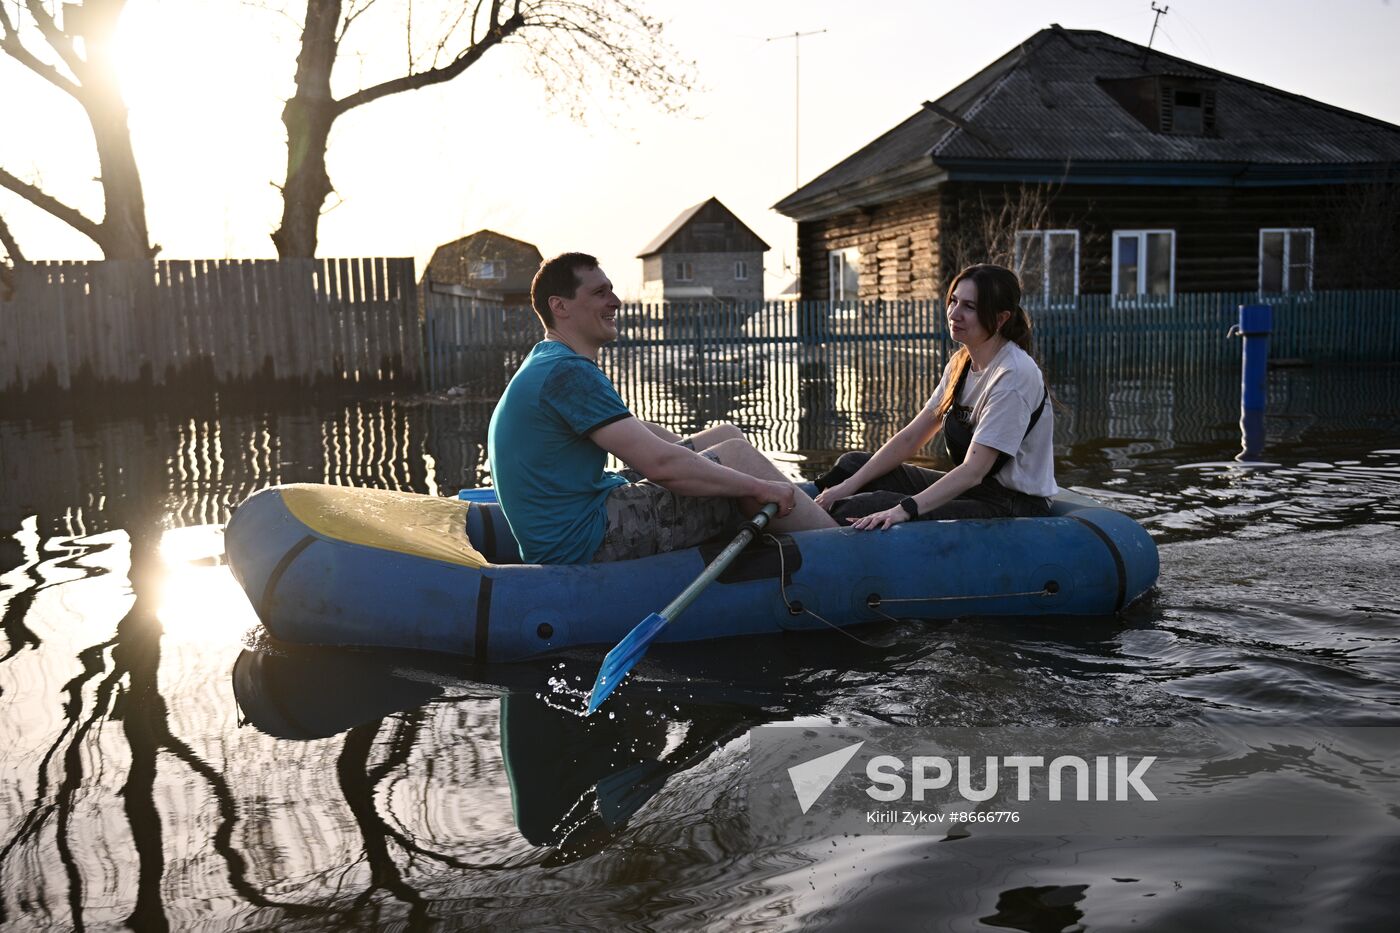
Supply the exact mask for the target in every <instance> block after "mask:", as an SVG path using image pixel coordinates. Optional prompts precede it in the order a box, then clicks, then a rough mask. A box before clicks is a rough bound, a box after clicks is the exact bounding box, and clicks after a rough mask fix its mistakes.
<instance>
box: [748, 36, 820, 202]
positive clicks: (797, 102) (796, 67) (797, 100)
mask: <svg viewBox="0 0 1400 933" xmlns="http://www.w3.org/2000/svg"><path fill="white" fill-rule="evenodd" d="M824 32H826V30H825V29H814V30H812V31H811V32H794V33H792V34H790V35H789V34H786V33H784V34H783V35H781V36H769V37H768V38H767V39H765V40H763V41H765V42H778V41H781V40H783V39H791V40H792V70H793V75H792V87H793V104H792V187H793V190H796V189H797V187H798V186H799V184H800V183H801V178H802V174H801V171H800V165H801V154H800V153H801V145H802V55H801V51H800V49H801V46H802V37H803V36H819V35H821V34H822V33H824Z"/></svg>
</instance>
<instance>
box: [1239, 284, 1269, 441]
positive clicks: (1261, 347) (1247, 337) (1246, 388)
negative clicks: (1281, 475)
mask: <svg viewBox="0 0 1400 933" xmlns="http://www.w3.org/2000/svg"><path fill="white" fill-rule="evenodd" d="M1273 329H1274V309H1273V308H1272V307H1271V306H1269V305H1240V323H1239V332H1240V335H1241V336H1242V337H1243V338H1244V355H1243V357H1242V359H1241V363H1240V433H1241V440H1242V441H1243V447H1244V449H1243V451H1241V453H1240V455H1239V457H1237V458H1236V459H1238V460H1246V461H1249V460H1258V459H1259V455H1260V454H1261V453H1263V451H1264V409H1265V408H1266V407H1267V403H1268V397H1269V393H1268V380H1269V334H1270V333H1272V332H1273Z"/></svg>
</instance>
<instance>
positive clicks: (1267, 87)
mask: <svg viewBox="0 0 1400 933" xmlns="http://www.w3.org/2000/svg"><path fill="white" fill-rule="evenodd" d="M1044 31H1046V30H1042V32H1044ZM1063 31H1069V30H1063ZM1073 31H1074V32H1078V33H1081V34H1084V35H1096V36H1102V37H1104V38H1105V39H1109V40H1111V41H1112V42H1113V43H1116V44H1119V45H1126V46H1131V47H1132V48H1133V49H1135V50H1139V51H1145V52H1148V53H1149V55H1152V56H1156V57H1158V58H1164V59H1167V60H1168V61H1171V62H1174V63H1176V64H1181V65H1186V66H1188V67H1190V68H1191V69H1192V70H1194V71H1204V72H1208V73H1209V74H1210V75H1212V76H1214V77H1215V78H1217V79H1220V78H1223V79H1225V80H1227V81H1237V82H1239V83H1240V84H1244V85H1248V86H1249V87H1252V88H1255V89H1257V90H1262V91H1267V92H1268V93H1270V94H1277V95H1280V96H1282V97H1287V98H1289V99H1291V100H1296V101H1302V102H1303V103H1306V104H1312V105H1314V106H1317V107H1322V108H1323V109H1325V110H1331V111H1333V112H1334V113H1340V114H1342V115H1344V116H1348V117H1360V118H1361V119H1363V120H1366V121H1367V122H1369V123H1374V124H1377V125H1379V126H1383V127H1386V128H1388V129H1397V130H1400V126H1396V125H1395V124H1394V123H1389V122H1387V121H1385V120H1382V119H1381V118H1380V117H1373V116H1371V115H1370V114H1366V113H1361V112H1359V111H1356V110H1348V109H1346V108H1345V107H1338V106H1337V105H1336V104H1329V103H1327V102H1326V101H1321V100H1318V99H1317V98H1315V97H1308V96H1307V95H1305V94H1298V93H1296V92H1294V91H1285V90H1284V89H1283V88H1279V87H1274V86H1273V85H1271V84H1264V83H1263V82H1261V81H1255V80H1253V79H1251V78H1245V77H1241V76H1240V75H1237V74H1231V73H1230V72H1228V71H1221V70H1220V69H1219V68H1212V67H1211V66H1210V65H1202V64H1200V63H1199V62H1193V61H1191V60H1190V59H1189V58H1181V57H1180V56H1177V55H1170V54H1168V53H1166V52H1163V51H1161V50H1160V49H1152V48H1148V47H1147V46H1145V45H1139V44H1138V43H1136V42H1134V41H1133V40H1131V39H1124V38H1123V37H1122V36H1115V35H1113V33H1111V32H1104V31H1103V30H1101V29H1077V30H1073ZM1104 51H1108V52H1112V53H1115V54H1126V52H1127V50H1126V49H1114V48H1109V49H1105V50H1104ZM1143 73H1144V74H1152V73H1153V72H1152V71H1151V70H1150V69H1147V68H1145V69H1144V72H1143Z"/></svg>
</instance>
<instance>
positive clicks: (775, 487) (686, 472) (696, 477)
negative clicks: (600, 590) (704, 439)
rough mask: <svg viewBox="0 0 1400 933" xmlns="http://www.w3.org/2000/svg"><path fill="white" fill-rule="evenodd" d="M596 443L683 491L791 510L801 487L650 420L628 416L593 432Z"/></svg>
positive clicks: (654, 479)
mask: <svg viewBox="0 0 1400 933" xmlns="http://www.w3.org/2000/svg"><path fill="white" fill-rule="evenodd" d="M589 436H590V437H591V438H592V439H593V443H595V444H597V445H598V446H599V447H601V448H603V449H604V450H606V451H607V452H608V453H610V454H612V455H613V456H615V457H617V458H618V459H619V460H621V461H623V462H624V463H629V464H631V465H632V468H633V469H634V470H636V471H637V472H639V473H641V474H642V475H643V476H645V477H646V478H647V479H649V480H651V481H652V482H653V483H657V484H658V485H661V486H665V487H666V488H667V489H669V490H671V491H672V492H676V493H680V494H681V495H683V496H726V497H729V498H742V497H746V496H747V497H751V498H754V499H759V500H761V501H763V502H777V503H778V504H779V505H780V506H784V507H785V511H790V510H791V508H792V505H793V500H794V495H795V491H796V487H794V486H793V485H792V484H791V483H786V482H776V481H770V480H765V479H759V478H758V477H756V476H750V475H748V474H747V473H740V472H739V471H738V470H732V469H730V468H729V467H726V466H721V465H720V464H718V463H716V462H714V461H713V460H710V459H708V458H706V457H702V456H700V455H699V454H697V453H694V452H693V451H690V450H688V449H686V448H684V447H681V446H678V445H677V444H674V443H668V442H667V441H665V440H663V439H662V438H661V437H660V436H658V435H657V434H655V433H653V432H652V431H650V430H648V428H647V425H646V422H644V421H640V420H638V419H637V418H623V419H622V420H620V421H614V422H612V423H611V424H605V425H603V426H602V427H601V428H598V429H597V430H595V431H593V432H592V434H590V435H589Z"/></svg>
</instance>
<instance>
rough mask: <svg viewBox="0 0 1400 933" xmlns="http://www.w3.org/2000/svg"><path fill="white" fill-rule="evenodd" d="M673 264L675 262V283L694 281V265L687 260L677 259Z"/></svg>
mask: <svg viewBox="0 0 1400 933" xmlns="http://www.w3.org/2000/svg"><path fill="white" fill-rule="evenodd" d="M675 262H676V281H677V282H694V281H695V263H693V262H691V261H690V260H689V259H677V260H676V261H675Z"/></svg>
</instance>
